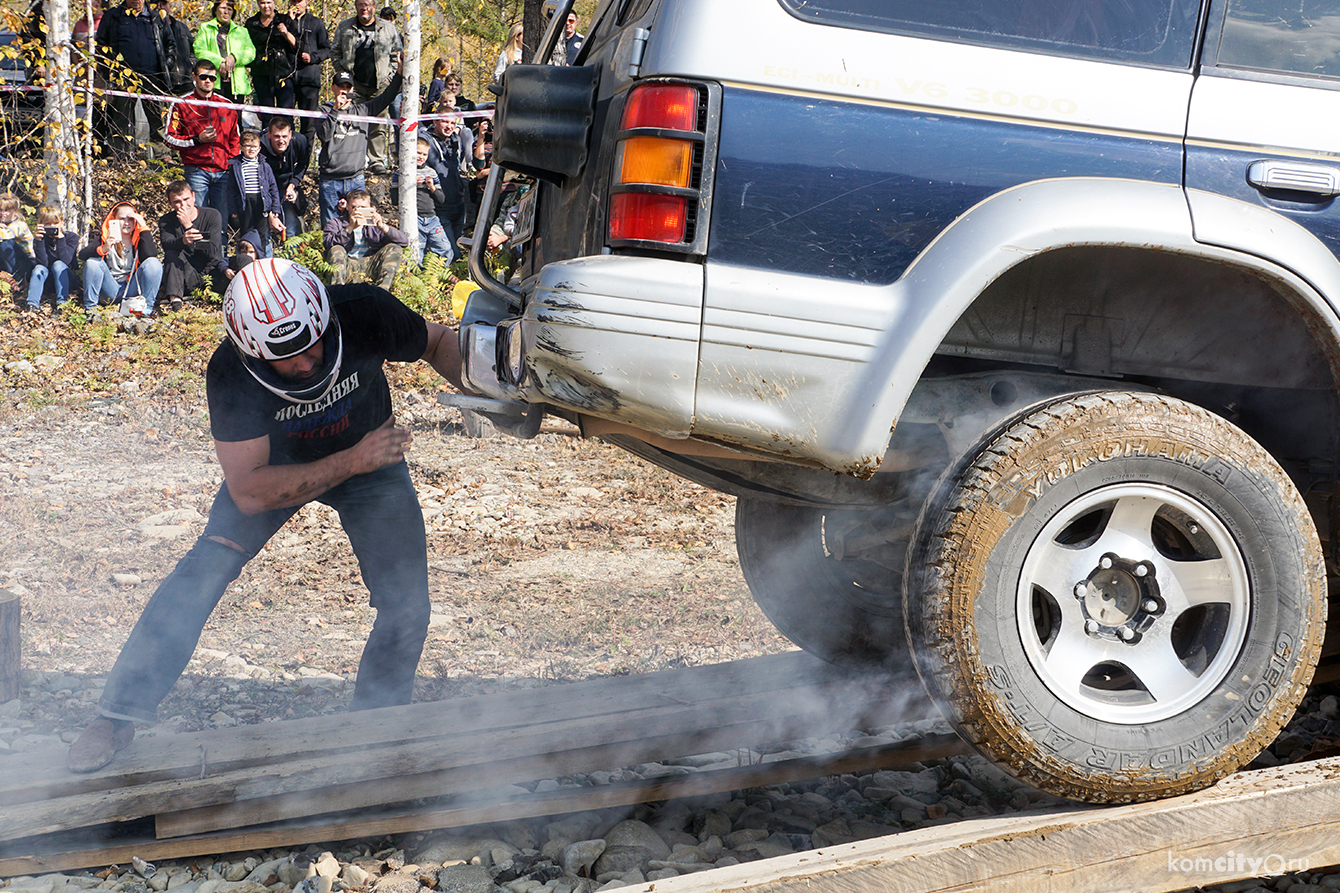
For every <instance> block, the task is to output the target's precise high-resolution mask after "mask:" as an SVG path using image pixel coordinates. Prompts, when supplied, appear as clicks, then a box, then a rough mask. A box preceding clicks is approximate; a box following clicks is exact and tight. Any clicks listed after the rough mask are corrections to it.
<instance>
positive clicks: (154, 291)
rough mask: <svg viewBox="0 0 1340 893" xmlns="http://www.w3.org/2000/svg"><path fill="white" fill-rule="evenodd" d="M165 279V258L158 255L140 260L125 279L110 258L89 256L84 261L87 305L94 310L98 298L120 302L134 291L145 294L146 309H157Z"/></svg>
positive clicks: (111, 302)
mask: <svg viewBox="0 0 1340 893" xmlns="http://www.w3.org/2000/svg"><path fill="white" fill-rule="evenodd" d="M162 283H163V262H162V261H161V260H159V259H158V258H156V257H149V258H145V259H144V260H142V261H140V266H139V269H137V270H136V271H135V275H134V276H131V277H130V280H129V281H128V282H126V283H124V284H123V283H120V282H117V281H116V277H115V276H113V275H112V271H111V270H109V269H108V268H107V261H105V260H103V259H102V258H100V257H90V258H89V259H88V260H86V261H84V309H85V310H92V309H93V308H94V307H96V306H98V298H99V297H103V298H106V299H107V302H108V303H110V304H120V303H121V302H122V301H123V300H125V299H126V298H129V297H131V296H133V295H144V306H145V311H146V312H148V311H152V310H153V309H154V302H155V301H156V300H158V286H160V285H161V284H162Z"/></svg>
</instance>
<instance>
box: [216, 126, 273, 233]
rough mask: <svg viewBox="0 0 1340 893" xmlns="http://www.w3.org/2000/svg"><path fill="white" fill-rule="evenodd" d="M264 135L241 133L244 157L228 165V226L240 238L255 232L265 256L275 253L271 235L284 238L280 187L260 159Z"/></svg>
mask: <svg viewBox="0 0 1340 893" xmlns="http://www.w3.org/2000/svg"><path fill="white" fill-rule="evenodd" d="M260 154H261V135H260V134H259V133H257V132H256V131H254V130H248V131H245V132H244V133H243V134H242V154H241V155H239V156H238V157H236V158H234V159H233V160H232V161H231V162H229V163H228V171H229V173H231V174H232V176H231V177H229V178H228V225H229V227H231V228H232V230H233V231H234V232H236V233H239V234H241V235H245V234H247V233H250V232H255V233H256V235H257V236H258V237H259V238H260V242H261V246H262V250H263V254H262V256H263V257H271V256H273V254H274V249H273V247H272V236H273V237H277V238H278V239H279V240H280V241H281V242H282V241H283V240H284V238H285V233H284V222H283V219H282V218H281V217H280V212H281V207H282V206H281V205H280V197H279V186H278V185H277V184H276V183H275V175H274V171H273V170H271V169H270V165H269V164H268V163H266V162H265V160H264V159H262V158H261V157H260Z"/></svg>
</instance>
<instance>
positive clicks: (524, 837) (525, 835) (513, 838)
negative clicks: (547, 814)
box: [495, 821, 539, 850]
mask: <svg viewBox="0 0 1340 893" xmlns="http://www.w3.org/2000/svg"><path fill="white" fill-rule="evenodd" d="M495 830H497V832H498V836H499V837H501V838H502V839H503V840H505V841H507V843H509V844H510V845H512V846H514V847H516V848H517V850H533V849H536V848H537V847H538V845H539V840H537V839H536V837H535V828H534V827H533V826H532V825H531V823H530V822H525V821H512V822H506V823H505V824H502V825H499V826H497V828H496V829H495Z"/></svg>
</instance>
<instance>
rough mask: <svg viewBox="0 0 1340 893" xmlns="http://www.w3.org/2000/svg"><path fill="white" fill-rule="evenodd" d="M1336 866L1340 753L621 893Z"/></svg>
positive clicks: (950, 887)
mask: <svg viewBox="0 0 1340 893" xmlns="http://www.w3.org/2000/svg"><path fill="white" fill-rule="evenodd" d="M1337 863H1340V757H1332V758H1328V759H1324V760H1317V761H1314V762H1309V763H1298V764H1294V765H1289V766H1280V767H1275V768H1272V769H1260V770H1256V771H1251V772H1240V773H1238V774H1237V775H1233V776H1230V777H1229V778H1227V779H1225V780H1223V781H1222V782H1220V783H1219V784H1217V785H1215V786H1213V787H1210V788H1207V789H1206V790H1203V791H1199V792H1197V793H1194V794H1187V795H1185V796H1182V797H1174V798H1171V799H1168V800H1160V801H1158V802H1156V803H1139V804H1134V805H1130V806H1109V807H1101V808H1079V809H1073V810H1059V811H1058V810H1053V811H1047V812H1035V813H1029V814H1016V815H1008V816H999V817H996V818H981V819H966V820H963V821H958V822H953V823H951V824H946V825H940V826H936V827H929V828H921V829H918V830H915V831H905V832H903V833H901V834H894V835H890V836H888V837H879V838H873V839H870V840H864V841H860V842H858V843H852V844H845V845H842V846H835V847H826V848H823V849H819V850H812V851H810V852H805V853H797V854H795V855H790V856H780V857H777V858H774V859H766V860H762V861H759V862H749V863H745V864H743V865H735V866H731V867H728V868H717V869H713V870H711V871H708V872H703V873H700V874H694V875H688V876H684V877H678V878H671V879H669V880H661V881H656V882H655V884H644V885H642V886H636V885H635V886H629V887H626V888H624V889H626V890H628V891H629V893H651V891H653V890H654V891H655V893H795V891H801V890H803V891H805V893H863V891H870V893H931V891H975V890H991V891H1005V893H1100V891H1112V893H1129V891H1132V890H1139V891H1142V893H1158V891H1173V890H1186V889H1190V888H1194V887H1199V886H1205V885H1208V884H1220V883H1226V882H1228V881H1235V880H1243V879H1247V878H1252V877H1262V876H1266V875H1272V874H1282V873H1285V872H1286V871H1291V870H1303V869H1307V868H1314V869H1315V868H1322V867H1325V866H1328V865H1335V864H1337Z"/></svg>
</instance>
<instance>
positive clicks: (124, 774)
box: [0, 651, 924, 837]
mask: <svg viewBox="0 0 1340 893" xmlns="http://www.w3.org/2000/svg"><path fill="white" fill-rule="evenodd" d="M841 678H843V674H841V673H840V672H839V671H837V670H835V669H833V668H832V667H829V666H828V665H826V664H824V663H822V662H821V661H819V660H817V659H816V658H813V657H811V656H809V655H807V654H804V653H803V652H799V651H794V652H787V653H784V654H777V655H768V656H765V657H760V658H752V659H749V660H742V661H731V662H729V663H724V664H714V665H712V666H707V667H692V668H688V669H681V670H667V671H662V672H658V673H647V674H643V675H640V676H624V677H615V678H605V679H594V680H590V681H586V682H578V683H573V684H569V685H551V686H545V687H542V688H535V689H524V690H519V691H509V692H500V693H498V694H492V695H483V696H479V697H474V698H462V699H457V700H451V701H433V702H427V703H419V704H410V705H407V706H404V707H387V708H383V709H380V710H373V711H366V712H364V713H357V714H351V713H341V714H335V715H331V716H320V717H312V718H310V719H301V720H288V721H284V722H274V723H262V724H260V725H247V726H236V727H233V728H230V729H213V730H208V731H203V732H193V733H189V734H184V735H171V736H158V737H154V738H139V739H137V740H136V741H135V743H134V744H133V745H132V746H131V747H129V748H127V749H126V750H125V751H123V752H121V753H120V754H118V755H117V758H116V760H115V762H113V763H112V765H110V766H108V767H107V768H106V769H104V770H102V771H100V772H97V773H93V774H90V775H74V774H72V773H70V772H69V771H68V770H67V769H66V768H65V754H64V753H63V752H51V751H47V752H42V753H25V754H15V755H13V756H11V757H9V758H8V759H7V762H6V767H7V769H10V768H12V770H13V771H7V772H5V773H3V774H2V775H0V807H6V806H11V805H14V804H18V803H25V802H31V801H38V800H45V799H48V798H51V797H61V796H66V795H69V794H78V793H86V792H91V791H107V790H115V789H118V788H122V787H125V786H126V785H127V784H142V783H145V782H150V781H163V780H167V779H181V778H190V777H191V776H198V775H199V774H200V768H201V750H200V749H201V748H202V747H203V748H204V749H205V758H206V759H205V762H206V764H207V767H212V771H228V770H231V769H235V768H241V767H244V766H248V765H250V766H259V765H273V764H274V763H276V762H286V761H289V760H294V759H301V758H306V757H311V756H318V755H332V754H339V753H361V752H363V751H366V750H368V749H372V748H376V747H382V746H391V745H395V746H401V745H404V744H406V743H408V742H414V741H434V740H438V739H440V738H441V737H442V736H443V734H444V731H445V730H450V731H451V732H452V733H453V734H457V733H466V732H488V731H490V730H494V731H498V732H501V731H503V730H505V729H515V728H521V727H525V726H527V725H530V724H533V723H536V722H543V721H547V720H552V719H555V718H557V719H563V718H571V719H576V718H580V717H583V716H590V717H594V716H607V715H611V714H616V713H619V712H621V711H627V710H638V709H642V708H646V707H655V706H658V705H660V706H671V705H675V704H691V703H697V702H701V701H702V700H704V698H716V697H722V696H727V695H735V696H740V695H746V694H760V695H761V694H763V693H766V692H776V691H779V690H783V689H786V688H788V687H791V686H794V685H806V684H814V683H818V682H825V681H833V680H835V679H841ZM921 697H922V698H923V699H924V696H921ZM922 709H924V708H922ZM0 837H2V835H0Z"/></svg>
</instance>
